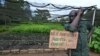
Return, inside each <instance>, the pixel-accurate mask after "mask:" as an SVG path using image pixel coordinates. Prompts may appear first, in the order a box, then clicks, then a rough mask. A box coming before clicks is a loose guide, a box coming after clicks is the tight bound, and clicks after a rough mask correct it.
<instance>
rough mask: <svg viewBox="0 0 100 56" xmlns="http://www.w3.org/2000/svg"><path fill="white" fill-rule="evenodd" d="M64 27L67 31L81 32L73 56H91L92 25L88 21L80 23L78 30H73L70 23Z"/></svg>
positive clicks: (72, 52)
mask: <svg viewBox="0 0 100 56" xmlns="http://www.w3.org/2000/svg"><path fill="white" fill-rule="evenodd" d="M64 26H65V30H67V31H71V32H75V31H77V32H79V37H78V43H77V48H76V49H72V51H71V56H89V48H88V32H89V31H88V30H90V29H91V23H90V22H88V21H80V22H79V25H78V28H77V29H72V28H71V27H70V23H66V24H65V25H64Z"/></svg>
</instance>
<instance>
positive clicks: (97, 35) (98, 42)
mask: <svg viewBox="0 0 100 56" xmlns="http://www.w3.org/2000/svg"><path fill="white" fill-rule="evenodd" d="M89 46H90V48H91V49H93V50H94V51H95V52H99V53H100V26H98V27H95V31H94V32H93V37H92V42H91V43H90V45H89Z"/></svg>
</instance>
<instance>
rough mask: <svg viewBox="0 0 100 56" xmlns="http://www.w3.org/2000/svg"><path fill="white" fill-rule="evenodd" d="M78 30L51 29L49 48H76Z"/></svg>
mask: <svg viewBox="0 0 100 56" xmlns="http://www.w3.org/2000/svg"><path fill="white" fill-rule="evenodd" d="M77 39H78V32H73V33H72V32H69V31H58V30H51V32H50V39H49V48H63V49H75V48H76V47H77Z"/></svg>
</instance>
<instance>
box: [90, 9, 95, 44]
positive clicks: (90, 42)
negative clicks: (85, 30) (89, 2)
mask: <svg viewBox="0 0 100 56" xmlns="http://www.w3.org/2000/svg"><path fill="white" fill-rule="evenodd" d="M95 16H96V8H94V12H93V19H92V27H94V21H95ZM91 40H92V37H91V36H90V39H89V43H91Z"/></svg>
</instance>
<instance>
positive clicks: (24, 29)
mask: <svg viewBox="0 0 100 56" xmlns="http://www.w3.org/2000/svg"><path fill="white" fill-rule="evenodd" d="M51 29H57V30H64V28H63V26H62V25H61V24H60V23H21V24H14V25H13V24H12V25H10V26H9V28H5V27H4V26H2V27H1V29H0V32H5V30H6V31H7V32H10V33H49V32H50V30H51Z"/></svg>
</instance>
